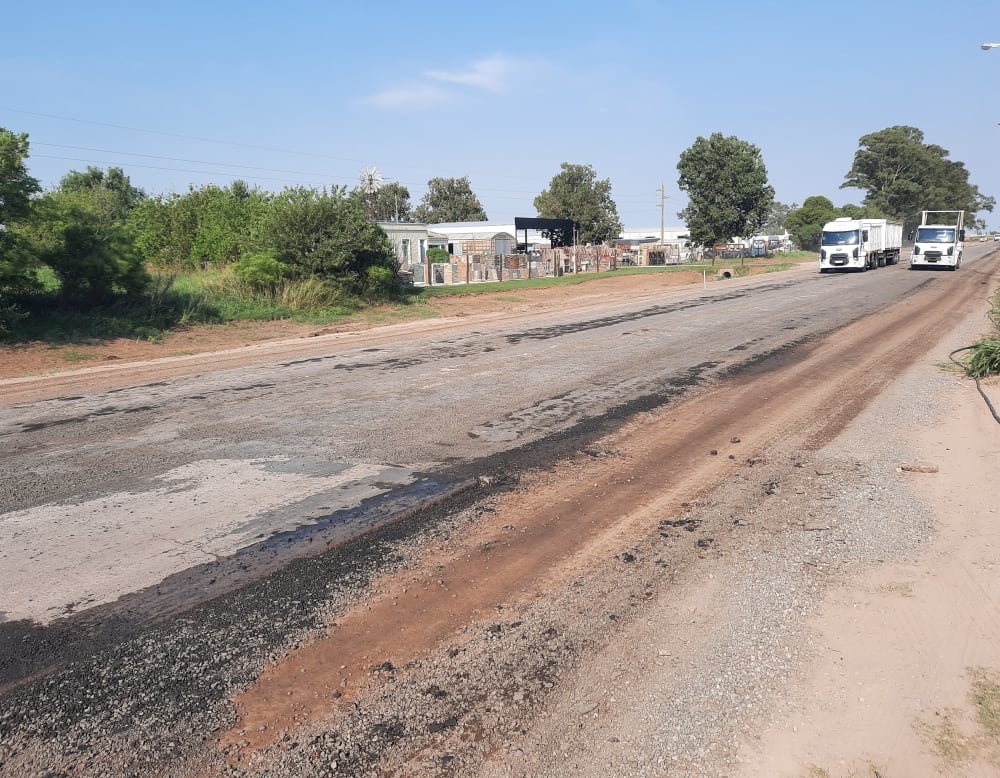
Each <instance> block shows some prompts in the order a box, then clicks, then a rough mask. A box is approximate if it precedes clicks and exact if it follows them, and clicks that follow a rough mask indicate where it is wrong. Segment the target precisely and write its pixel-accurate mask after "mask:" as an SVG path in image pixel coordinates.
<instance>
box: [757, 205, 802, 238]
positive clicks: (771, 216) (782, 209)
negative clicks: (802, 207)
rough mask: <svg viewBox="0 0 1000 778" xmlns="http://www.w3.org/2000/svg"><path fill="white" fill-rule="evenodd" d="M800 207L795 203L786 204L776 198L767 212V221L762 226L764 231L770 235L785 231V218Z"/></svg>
mask: <svg viewBox="0 0 1000 778" xmlns="http://www.w3.org/2000/svg"><path fill="white" fill-rule="evenodd" d="M798 207H799V206H798V205H796V204H795V203H792V204H791V205H785V204H784V203H779V202H778V201H777V200H775V201H774V202H773V203H772V204H771V208H770V210H769V211H768V213H767V221H766V222H764V226H763V227H762V229H763V231H764V232H766V233H767V234H768V235H780V234H781V233H783V232H784V231H785V219H787V218H788V214H789V213H791V212H792V211H794V210H795V209H796V208H798Z"/></svg>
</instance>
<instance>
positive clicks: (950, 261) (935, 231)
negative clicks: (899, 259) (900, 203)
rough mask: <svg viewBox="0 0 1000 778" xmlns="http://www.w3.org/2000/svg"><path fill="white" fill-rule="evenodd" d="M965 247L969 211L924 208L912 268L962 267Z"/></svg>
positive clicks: (954, 268) (918, 227)
mask: <svg viewBox="0 0 1000 778" xmlns="http://www.w3.org/2000/svg"><path fill="white" fill-rule="evenodd" d="M964 247H965V211H921V212H920V224H919V225H918V226H917V229H916V233H915V234H914V236H913V252H912V253H911V254H910V270H917V269H918V268H924V267H946V268H948V269H949V270H958V268H959V267H961V265H962V250H963V248H964Z"/></svg>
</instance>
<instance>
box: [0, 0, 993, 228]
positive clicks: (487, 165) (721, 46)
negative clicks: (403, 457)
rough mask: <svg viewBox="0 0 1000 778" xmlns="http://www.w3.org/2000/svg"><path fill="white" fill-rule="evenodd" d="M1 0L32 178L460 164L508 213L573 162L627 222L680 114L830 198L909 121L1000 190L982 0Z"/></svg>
mask: <svg viewBox="0 0 1000 778" xmlns="http://www.w3.org/2000/svg"><path fill="white" fill-rule="evenodd" d="M0 2H2V4H0V15H2V17H3V19H4V27H5V31H4V35H3V45H2V47H0V127H5V128H7V129H9V130H12V131H14V132H16V133H22V132H23V133H27V134H28V136H29V138H28V139H29V143H30V158H29V159H28V162H27V164H28V168H29V172H30V173H31V175H33V176H34V177H35V178H37V179H39V181H40V182H41V184H42V185H43V187H46V188H48V187H53V186H55V185H57V184H58V182H59V180H60V179H61V178H62V176H63V175H65V174H66V173H67V172H69V171H70V170H85V169H86V168H87V167H88V166H96V167H100V168H104V169H106V168H108V167H111V166H117V167H121V168H123V169H124V171H125V172H126V173H127V174H128V175H129V177H130V178H131V181H132V183H133V185H135V186H138V187H141V188H142V189H144V190H145V191H146V192H147V193H149V194H152V195H156V194H169V193H172V192H180V193H183V192H186V191H187V190H188V188H189V187H190V186H195V187H200V186H204V185H206V184H211V183H215V184H219V185H226V184H228V183H229V182H231V181H233V180H235V179H243V180H245V181H247V182H249V183H250V184H251V185H254V186H257V187H259V188H261V189H266V190H269V191H280V190H281V189H283V188H284V187H286V186H309V187H316V188H322V187H331V186H347V187H354V186H357V185H358V183H359V177H360V174H361V172H362V170H364V169H365V168H368V167H375V168H377V169H378V171H379V172H380V173H381V175H382V177H383V180H384V181H386V182H390V181H398V182H399V183H401V184H403V185H404V186H406V187H407V188H408V189H409V192H410V199H411V204H412V205H414V206H415V205H417V204H418V203H419V202H420V199H421V197H423V195H424V194H425V193H426V191H427V182H428V180H429V179H431V178H434V177H445V178H452V177H456V178H457V177H463V176H465V177H468V179H469V181H470V183H471V186H472V190H473V191H474V192H475V193H476V195H477V196H478V198H479V200H480V201H481V202H482V204H483V206H484V208H485V210H486V213H487V216H488V217H489V220H490V221H491V222H494V223H510V222H512V221H513V219H514V217H515V216H535V215H536V211H535V208H534V199H535V197H536V196H537V195H538V194H539V193H540V192H542V191H543V190H545V189H546V188H548V186H549V183H550V181H551V180H552V177H553V176H554V175H556V174H557V173H559V171H560V165H561V163H563V162H569V163H572V164H585V165H590V166H592V167H593V168H594V170H595V172H596V174H597V177H598V178H599V179H602V180H603V179H608V180H609V181H610V182H611V194H612V199H613V200H614V201H615V203H616V205H617V208H618V213H619V216H620V218H621V221H622V222H623V224H624V226H625V228H626V229H647V228H651V227H658V226H659V225H660V223H661V203H662V204H663V205H664V209H663V210H664V213H663V220H664V221H665V223H666V225H667V227H668V228H669V227H671V226H679V225H680V224H681V220H680V219H679V218H678V216H677V212H678V211H679V210H681V209H682V208H683V207H684V205H686V203H687V199H686V197H685V195H684V193H683V192H681V191H680V190H679V189H678V186H677V161H678V158H679V156H680V154H681V153H682V152H683V151H684V150H685V149H687V148H689V147H690V146H691V144H692V143H694V142H695V140H696V139H697V138H698V137H708V136H710V135H711V134H712V133H714V132H721V133H722V134H724V135H735V136H737V137H738V138H740V139H742V140H745V141H748V142H750V143H753V144H754V145H756V146H758V147H759V148H760V149H761V152H762V155H763V159H764V163H765V165H766V167H767V171H768V178H769V182H770V183H771V185H772V186H773V187H774V188H775V197H776V199H777V200H779V201H781V202H783V203H789V204H791V203H795V204H801V203H802V201H803V200H804V199H805V198H807V197H809V196H812V195H824V196H826V197H829V198H830V199H831V200H832V201H833V202H834V204H835V205H838V206H839V205H843V204H845V203H860V202H861V200H862V199H863V197H864V193H863V192H861V191H859V190H857V189H841V188H840V185H841V184H842V183H843V180H844V177H845V175H846V173H847V171H848V170H849V169H850V167H851V164H852V161H853V158H854V154H855V152H856V151H857V150H858V146H859V139H860V138H861V136H863V135H865V134H868V133H871V132H877V131H878V130H881V129H885V128H887V127H891V126H895V125H908V126H912V127H917V128H918V129H920V130H922V131H923V133H924V136H925V142H927V143H933V144H937V145H939V146H943V147H944V148H946V149H948V150H949V152H950V159H952V160H955V161H960V162H963V163H965V165H966V167H967V168H968V170H969V172H970V182H971V183H973V184H975V185H976V186H978V187H979V189H980V191H981V192H982V193H983V194H987V195H993V196H995V197H997V199H998V200H1000V126H998V122H1000V48H998V49H995V50H991V51H983V50H982V49H981V48H980V44H982V43H984V42H994V41H997V42H1000V2H998V0H955V1H954V2H951V3H940V2H930V1H929V0H841V2H839V3H837V4H833V5H831V4H827V3H824V4H819V3H807V2H802V0H795V1H792V0H787V1H783V2H779V1H778V0H757V1H756V2H753V3H748V2H745V0H741V1H740V2H730V1H728V0H700V2H685V3H679V2H665V1H664V2H656V1H655V0H618V1H617V2H615V3H600V2H592V3H588V2H580V1H579V0H576V1H575V2H564V1H563V0H553V1H552V2H548V1H547V0H534V2H524V1H523V0H508V2H504V3H472V2H468V0H464V1H463V2H435V1H434V0H427V1H426V2H423V3H412V2H407V3H403V2H397V1H396V0H383V2H381V3H348V2H344V0H332V1H331V0H327V2H305V1H304V0H284V2H282V3H276V2H258V1H257V0H244V1H243V2H221V1H218V2H213V1H212V0H198V2H192V1H190V0H174V2H170V3H136V2H134V0H133V2H127V3H126V2H101V1H100V0H98V2H95V3H81V2H79V0H74V2H50V1H49V0H33V1H32V2H30V3H27V2H20V3H18V2H15V1H14V0H0ZM661 186H662V187H663V190H664V192H665V194H666V199H665V200H663V199H661V194H660V191H659V190H660V187H661ZM982 216H984V217H985V218H986V221H987V224H988V225H989V226H990V227H991V228H994V229H995V228H998V227H1000V207H998V208H997V211H996V213H994V214H982Z"/></svg>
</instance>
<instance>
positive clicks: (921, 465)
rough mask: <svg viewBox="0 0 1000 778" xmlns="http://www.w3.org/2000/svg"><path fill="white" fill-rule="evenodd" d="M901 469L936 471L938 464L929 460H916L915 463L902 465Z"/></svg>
mask: <svg viewBox="0 0 1000 778" xmlns="http://www.w3.org/2000/svg"><path fill="white" fill-rule="evenodd" d="M899 469H900V470H902V471H903V472H904V473H936V472H937V471H938V466H937V465H932V464H929V463H927V462H914V463H913V464H907V465H900V466H899Z"/></svg>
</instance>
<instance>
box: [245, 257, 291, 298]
mask: <svg viewBox="0 0 1000 778" xmlns="http://www.w3.org/2000/svg"><path fill="white" fill-rule="evenodd" d="M232 267H233V273H234V274H235V275H236V277H237V278H238V279H239V280H240V281H242V282H243V283H244V284H246V285H247V286H249V287H252V288H254V289H273V288H275V287H276V286H277V285H278V284H279V283H280V282H281V280H282V279H283V278H286V277H288V273H289V268H288V265H286V264H285V263H284V262H281V261H280V260H279V259H278V257H277V255H276V253H275V252H274V251H260V252H257V253H254V254H247V255H246V256H245V257H243V258H242V259H240V260H239V261H238V262H234V263H233V265H232Z"/></svg>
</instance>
